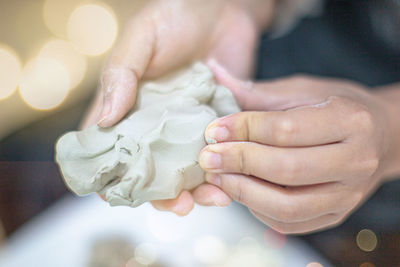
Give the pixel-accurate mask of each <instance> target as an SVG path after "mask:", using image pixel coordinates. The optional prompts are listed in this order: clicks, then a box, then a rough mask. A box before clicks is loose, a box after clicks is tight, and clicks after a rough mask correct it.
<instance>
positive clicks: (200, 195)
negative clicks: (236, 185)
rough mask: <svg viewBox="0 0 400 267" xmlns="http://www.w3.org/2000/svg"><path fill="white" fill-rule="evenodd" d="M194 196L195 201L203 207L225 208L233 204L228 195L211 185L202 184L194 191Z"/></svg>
mask: <svg viewBox="0 0 400 267" xmlns="http://www.w3.org/2000/svg"><path fill="white" fill-rule="evenodd" d="M192 196H193V198H194V201H195V202H196V203H198V204H199V205H203V206H218V207H225V206H228V205H229V204H231V203H232V201H233V200H232V198H230V197H229V196H228V195H227V194H226V193H224V192H223V191H222V190H221V189H220V188H218V187H217V186H215V185H211V184H202V185H200V186H198V187H197V188H196V189H194V190H193V192H192Z"/></svg>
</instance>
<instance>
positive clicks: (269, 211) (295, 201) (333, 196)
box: [206, 174, 357, 223]
mask: <svg viewBox="0 0 400 267" xmlns="http://www.w3.org/2000/svg"><path fill="white" fill-rule="evenodd" d="M206 179H207V181H208V182H209V183H211V184H214V185H216V186H218V187H219V188H221V189H222V190H223V191H224V192H225V193H226V194H228V195H229V196H230V197H231V198H232V199H234V200H236V201H238V202H239V203H242V204H243V205H245V206H247V207H249V208H251V209H253V210H256V211H258V212H262V213H263V214H265V215H267V216H269V217H271V218H273V219H274V220H276V221H279V222H285V223H289V222H291V223H292V222H302V221H307V220H311V219H314V218H317V217H320V216H322V215H326V214H328V213H338V212H342V211H344V210H346V208H347V207H349V206H352V204H353V203H351V201H353V200H351V199H344V198H343V197H342V194H343V189H342V188H340V186H339V185H338V184H321V185H314V186H304V187H299V188H293V187H286V188H285V187H282V186H279V185H276V184H272V183H268V182H265V181H262V180H260V179H257V178H254V177H251V176H245V175H238V174H219V175H215V174H207V176H206ZM349 193H350V192H349ZM355 201H357V199H356V198H354V202H355ZM352 207H353V206H352Z"/></svg>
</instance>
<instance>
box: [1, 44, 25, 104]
mask: <svg viewBox="0 0 400 267" xmlns="http://www.w3.org/2000/svg"><path fill="white" fill-rule="evenodd" d="M21 68H22V67H21V62H20V60H19V57H18V56H17V54H16V53H15V52H14V51H13V50H12V49H11V48H8V47H6V46H5V45H0V99H5V98H7V97H9V96H10V95H12V94H13V93H14V92H15V90H16V89H17V87H18V83H19V79H20V75H21Z"/></svg>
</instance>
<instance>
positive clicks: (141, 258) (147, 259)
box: [135, 243, 158, 265]
mask: <svg viewBox="0 0 400 267" xmlns="http://www.w3.org/2000/svg"><path fill="white" fill-rule="evenodd" d="M157 257H158V251H157V248H156V246H155V245H154V244H152V243H143V244H140V245H138V246H137V247H136V249H135V260H136V261H137V262H138V263H140V264H143V265H151V264H153V263H155V261H156V260H157Z"/></svg>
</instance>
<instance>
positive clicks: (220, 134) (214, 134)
mask: <svg viewBox="0 0 400 267" xmlns="http://www.w3.org/2000/svg"><path fill="white" fill-rule="evenodd" d="M228 138H229V130H228V129H227V128H226V127H212V128H210V129H208V130H207V131H206V141H207V143H208V144H215V143H217V142H222V141H226V140H228Z"/></svg>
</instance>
